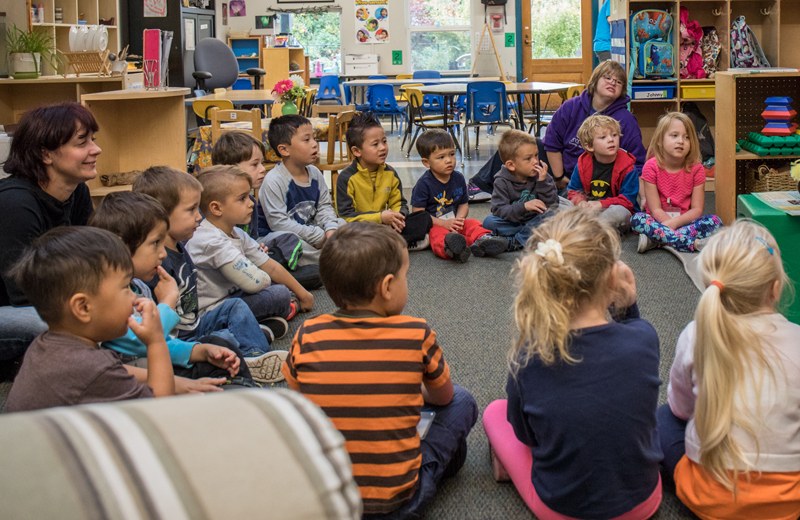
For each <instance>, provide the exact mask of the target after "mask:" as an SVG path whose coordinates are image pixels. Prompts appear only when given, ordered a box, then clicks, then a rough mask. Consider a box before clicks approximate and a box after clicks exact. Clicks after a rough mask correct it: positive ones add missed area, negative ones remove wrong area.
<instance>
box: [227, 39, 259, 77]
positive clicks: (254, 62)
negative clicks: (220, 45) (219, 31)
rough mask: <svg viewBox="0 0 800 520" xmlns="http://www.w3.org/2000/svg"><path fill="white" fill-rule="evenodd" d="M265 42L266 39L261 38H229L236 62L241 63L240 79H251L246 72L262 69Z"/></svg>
mask: <svg viewBox="0 0 800 520" xmlns="http://www.w3.org/2000/svg"><path fill="white" fill-rule="evenodd" d="M263 41H264V39H263V37H261V36H247V37H237V38H231V37H229V38H228V47H230V48H231V50H232V51H233V55H234V56H236V61H237V62H238V63H239V77H240V78H247V77H249V76H248V75H247V72H246V71H247V69H249V68H253V67H261V49H262V47H263ZM254 54H255V56H254Z"/></svg>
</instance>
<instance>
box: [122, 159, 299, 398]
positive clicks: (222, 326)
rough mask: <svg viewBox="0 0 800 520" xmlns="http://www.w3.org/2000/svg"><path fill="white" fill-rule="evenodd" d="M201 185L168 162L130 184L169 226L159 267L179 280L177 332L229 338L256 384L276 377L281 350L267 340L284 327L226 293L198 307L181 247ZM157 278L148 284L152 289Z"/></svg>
mask: <svg viewBox="0 0 800 520" xmlns="http://www.w3.org/2000/svg"><path fill="white" fill-rule="evenodd" d="M202 190H203V186H202V185H201V184H200V182H199V181H198V180H197V179H195V178H194V177H193V176H192V175H189V174H187V173H185V172H181V171H178V170H175V169H173V168H170V167H168V166H153V167H150V168H148V169H146V170H145V171H143V172H142V173H141V174H140V175H139V176H138V177H137V178H136V181H135V182H134V183H133V191H134V192H135V193H144V194H145V195H150V196H151V197H153V198H155V199H156V200H157V201H158V202H159V203H160V204H161V206H162V207H163V208H164V210H165V211H166V212H167V214H168V215H169V229H168V230H167V236H166V238H165V239H164V245H165V248H166V251H167V256H166V258H164V260H163V262H162V264H161V265H162V267H163V268H164V270H165V271H166V272H167V274H169V275H170V276H171V277H172V278H174V279H175V280H176V282H177V284H178V291H179V296H178V304H177V306H176V307H175V311H176V312H177V313H178V316H180V323H178V325H177V327H176V332H177V336H178V338H180V339H183V340H186V341H192V340H198V338H202V337H204V336H208V335H214V336H218V337H222V338H223V339H225V340H227V341H229V342H233V343H234V344H235V345H236V346H238V347H239V350H240V351H241V352H242V354H243V355H244V356H245V361H246V363H247V366H248V367H249V369H250V373H251V375H252V377H253V379H255V380H256V381H258V382H260V383H272V382H275V381H277V380H281V379H282V376H281V375H280V366H281V363H282V362H283V359H285V357H286V351H281V350H278V351H276V350H271V347H270V345H271V344H273V343H274V342H275V340H278V339H281V338H282V337H284V336H285V335H286V333H287V332H288V331H289V324H288V323H287V322H286V320H284V319H283V318H278V317H271V318H269V319H268V320H266V321H265V324H263V325H260V324H259V323H258V321H257V320H256V318H255V316H253V312H252V311H251V310H250V308H249V307H248V306H247V304H246V303H244V302H243V301H242V300H240V299H239V298H229V299H226V300H225V301H223V302H222V303H220V304H219V305H217V306H216V307H214V308H213V309H211V310H209V311H207V312H203V313H201V312H200V306H199V300H198V297H197V268H196V267H195V265H194V262H192V258H191V257H190V256H189V253H188V252H187V251H186V248H185V242H186V241H187V240H189V239H190V238H192V235H194V232H195V230H196V229H197V227H198V226H199V225H200V221H201V220H202V217H201V216H200V192H201V191H202ZM156 282H158V278H156V279H154V280H153V281H152V282H151V283H150V284H149V285H150V288H151V289H152V290H155V288H156V286H157V283H156Z"/></svg>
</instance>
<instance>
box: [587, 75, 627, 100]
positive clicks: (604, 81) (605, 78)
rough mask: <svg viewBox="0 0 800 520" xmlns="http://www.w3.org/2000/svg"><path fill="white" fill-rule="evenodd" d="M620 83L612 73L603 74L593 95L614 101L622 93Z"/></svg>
mask: <svg viewBox="0 0 800 520" xmlns="http://www.w3.org/2000/svg"><path fill="white" fill-rule="evenodd" d="M622 84H623V82H622V81H621V80H620V79H619V78H616V77H614V75H612V74H604V75H602V76H600V80H599V81H598V82H597V90H596V91H595V93H594V95H595V96H599V97H601V98H603V99H606V100H609V101H616V100H617V98H618V97H619V96H620V95H621V94H622Z"/></svg>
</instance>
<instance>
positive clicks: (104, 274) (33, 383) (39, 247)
mask: <svg viewBox="0 0 800 520" xmlns="http://www.w3.org/2000/svg"><path fill="white" fill-rule="evenodd" d="M131 274H132V265H131V255H130V253H129V252H128V250H127V248H126V247H125V245H124V244H123V243H122V241H121V240H120V239H119V238H117V237H116V236H114V234H113V233H110V232H108V231H104V230H102V229H96V228H91V227H60V228H56V229H53V230H51V231H49V232H48V233H46V234H44V235H42V236H41V237H40V238H39V239H38V240H37V241H36V242H34V243H33V245H32V246H31V247H30V248H29V249H28V250H27V251H26V252H25V253H24V254H23V256H22V258H21V259H20V261H19V262H18V263H17V264H16V267H15V268H14V269H13V271H12V273H11V275H12V276H13V277H14V279H15V282H16V284H17V285H18V286H19V287H20V288H21V289H22V290H23V291H24V293H25V295H26V296H27V298H28V300H29V301H30V302H31V303H32V304H33V305H34V306H35V307H36V311H37V312H38V313H39V315H40V316H41V317H42V319H43V320H44V321H46V322H47V325H48V327H49V330H48V331H47V332H44V333H42V334H41V335H40V336H38V337H37V338H36V339H35V340H34V341H33V343H32V344H31V346H30V347H29V348H28V350H27V352H26V354H25V359H24V361H23V362H22V367H21V368H20V371H19V374H18V375H17V378H16V380H15V381H14V385H13V386H12V387H11V391H10V392H9V395H8V400H7V401H6V407H5V410H6V412H21V411H25V410H37V409H40V408H49V407H52V406H65V405H76V404H84V403H95V402H105V401H119V400H123V399H136V398H142V397H153V396H156V397H160V396H165V395H172V394H173V393H175V382H174V378H173V374H172V363H171V362H170V358H169V351H168V350H167V345H166V342H165V341H164V332H163V330H162V328H161V321H160V319H159V313H158V309H157V308H156V305H155V303H154V302H153V301H152V300H148V299H147V298H137V297H136V295H135V294H134V293H133V291H131V289H130V282H131ZM134 309H135V310H136V311H137V312H138V313H139V315H140V316H141V322H138V321H136V320H134V319H132V317H131V313H132V311H133V310H134ZM128 327H130V328H131V329H132V330H133V331H134V333H135V334H136V337H137V338H139V339H140V341H141V342H142V343H143V344H144V345H146V349H147V362H148V366H149V370H148V371H147V375H146V378H145V380H144V381H141V382H140V381H137V380H136V378H135V377H134V376H133V375H131V373H130V372H129V371H128V370H127V369H126V367H125V365H123V364H122V361H121V360H120V357H119V355H118V354H117V353H115V352H113V351H110V350H106V349H102V348H100V345H99V344H100V342H102V341H107V340H110V339H113V338H116V337H118V336H121V335H123V334H125V331H126V330H127V328H128ZM145 383H146V384H145Z"/></svg>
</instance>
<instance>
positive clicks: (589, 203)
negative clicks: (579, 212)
mask: <svg viewBox="0 0 800 520" xmlns="http://www.w3.org/2000/svg"><path fill="white" fill-rule="evenodd" d="M578 207H579V208H586V209H590V210H592V211H600V210H601V209H603V205H602V204H600V201H599V200H584V201H583V202H580V203H578Z"/></svg>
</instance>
